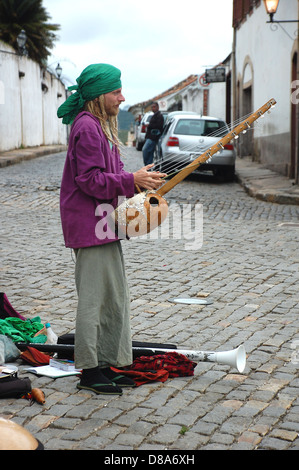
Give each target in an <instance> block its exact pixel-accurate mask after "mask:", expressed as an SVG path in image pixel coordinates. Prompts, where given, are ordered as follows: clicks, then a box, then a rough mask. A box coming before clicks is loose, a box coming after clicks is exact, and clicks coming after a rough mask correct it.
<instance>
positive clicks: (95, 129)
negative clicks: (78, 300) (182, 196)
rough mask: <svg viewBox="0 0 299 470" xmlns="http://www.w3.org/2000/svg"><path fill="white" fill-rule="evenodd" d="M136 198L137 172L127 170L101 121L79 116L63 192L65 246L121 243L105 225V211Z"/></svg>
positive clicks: (71, 145) (85, 115)
mask: <svg viewBox="0 0 299 470" xmlns="http://www.w3.org/2000/svg"><path fill="white" fill-rule="evenodd" d="M133 195H134V176H133V173H128V172H126V171H124V169H123V163H122V161H121V160H120V155H119V153H118V150H117V148H116V147H115V146H113V149H112V150H111V149H110V145H109V142H108V140H107V138H106V137H105V135H104V133H103V131H102V128H101V126H100V123H99V121H98V119H97V118H96V117H94V116H93V115H92V114H91V113H89V112H85V111H83V112H81V113H79V114H78V116H77V117H76V119H75V120H74V122H73V125H72V128H71V133H70V138H69V145H68V152H67V156H66V161H65V166H64V171H63V176H62V182H61V190H60V214H61V223H62V230H63V235H64V240H65V245H66V246H67V247H70V248H83V247H88V246H95V245H103V244H105V243H109V242H112V241H115V240H117V239H118V238H117V236H116V235H115V233H114V232H113V230H111V229H110V228H109V226H107V224H103V223H102V222H103V217H102V216H101V214H102V215H105V212H103V211H102V208H103V209H105V208H106V207H107V206H106V205H107V204H109V205H112V206H113V207H114V208H115V207H116V206H117V203H118V197H121V196H124V197H126V198H130V197H132V196H133ZM103 204H104V205H103ZM104 225H105V232H104V234H103V230H102V229H103V228H104ZM106 230H107V231H106ZM101 234H103V235H101Z"/></svg>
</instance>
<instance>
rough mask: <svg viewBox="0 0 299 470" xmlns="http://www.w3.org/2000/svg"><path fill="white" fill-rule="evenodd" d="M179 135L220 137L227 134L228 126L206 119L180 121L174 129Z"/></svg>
mask: <svg viewBox="0 0 299 470" xmlns="http://www.w3.org/2000/svg"><path fill="white" fill-rule="evenodd" d="M173 133H174V134H179V135H198V136H199V135H213V136H220V135H224V134H226V133H227V126H226V124H225V122H223V121H216V120H206V119H180V120H179V121H178V122H177V124H176V126H175V129H174V132H173Z"/></svg>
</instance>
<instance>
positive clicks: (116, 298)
mask: <svg viewBox="0 0 299 470" xmlns="http://www.w3.org/2000/svg"><path fill="white" fill-rule="evenodd" d="M75 253H76V268H75V280H76V288H77V292H78V307H77V317H76V334H75V366H76V368H78V369H89V368H93V367H97V366H99V367H101V368H103V367H109V366H114V367H124V366H127V365H130V364H131V363H132V338H131V327H130V298H129V288H128V283H127V278H126V273H125V266H124V259H123V254H122V248H121V243H120V241H116V242H112V243H108V244H106V245H100V246H93V247H90V248H80V249H78V250H75Z"/></svg>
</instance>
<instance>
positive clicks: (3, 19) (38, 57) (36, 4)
mask: <svg viewBox="0 0 299 470" xmlns="http://www.w3.org/2000/svg"><path fill="white" fill-rule="evenodd" d="M50 18H51V17H50V15H49V14H48V13H47V11H46V9H45V8H44V7H43V5H42V0H1V1H0V39H1V40H2V41H4V42H6V43H7V44H10V45H11V46H13V47H14V48H15V49H17V41H16V39H17V36H18V34H19V33H20V31H21V30H22V29H24V30H25V31H26V35H27V42H26V48H27V51H28V56H29V57H30V58H31V59H32V60H35V61H36V62H38V63H39V64H40V65H43V66H45V65H46V63H47V58H48V56H49V55H51V52H50V49H52V48H53V46H54V41H56V40H57V39H58V37H57V35H56V34H55V31H58V30H59V29H60V25H58V24H49V23H48V20H49V19H50Z"/></svg>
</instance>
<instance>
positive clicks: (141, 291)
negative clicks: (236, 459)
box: [0, 147, 299, 452]
mask: <svg viewBox="0 0 299 470" xmlns="http://www.w3.org/2000/svg"><path fill="white" fill-rule="evenodd" d="M64 157H65V153H64V152H62V153H58V154H53V155H50V156H44V157H41V158H37V159H35V160H30V161H27V162H23V163H19V164H16V165H13V166H8V167H5V168H1V169H0V203H1V226H0V237H1V249H0V254H1V265H0V271H1V280H0V289H1V292H5V293H6V295H7V297H8V299H9V301H10V302H11V304H12V305H13V306H14V308H15V309H16V310H17V311H18V312H20V313H21V314H22V315H24V316H25V317H26V318H33V317H35V316H39V317H40V318H41V321H42V322H43V323H45V322H50V323H51V326H52V328H53V330H54V331H55V332H56V334H57V335H61V334H64V333H69V332H74V319H75V312H76V292H75V285H74V266H75V265H74V260H73V257H72V252H71V250H69V249H66V248H65V247H64V242H63V238H62V232H61V226H60V216H59V186H60V180H61V174H62V169H63V164H64ZM123 161H124V163H125V167H126V169H128V170H129V171H133V170H136V169H138V168H140V167H141V166H143V164H142V152H138V151H137V150H136V149H135V148H133V147H132V148H129V147H128V148H125V149H124V158H123ZM166 199H167V200H168V202H169V207H170V209H171V208H174V209H175V210H176V211H177V212H175V211H174V213H175V214H177V221H178V220H181V217H180V209H187V208H189V209H190V210H191V218H192V217H193V216H194V210H195V208H196V206H197V205H199V204H202V205H203V241H202V246H200V248H199V249H196V250H195V249H186V242H187V240H186V239H184V238H181V239H178V238H174V237H169V238H167V237H161V238H160V239H151V238H150V237H143V238H142V239H137V238H135V239H131V240H130V241H123V242H122V246H123V250H124V255H125V260H126V267H127V274H128V279H129V285H130V290H131V301H132V333H133V339H134V340H138V341H152V342H162V343H173V344H176V345H177V346H178V348H179V349H195V350H205V351H211V350H212V351H224V350H231V349H234V348H236V347H238V346H239V345H241V344H244V346H245V349H246V352H247V365H246V369H245V371H244V373H243V374H239V373H238V372H237V370H236V369H232V368H229V366H226V365H220V364H212V363H204V362H199V363H198V364H197V366H196V368H195V374H194V376H193V377H180V378H174V379H168V380H167V381H166V382H164V383H160V382H153V383H150V384H146V385H142V386H140V387H137V388H135V389H128V390H126V389H125V390H124V392H123V395H122V396H121V397H117V396H111V397H105V396H103V395H99V396H96V395H94V394H93V393H89V392H87V391H79V390H77V389H76V383H77V382H78V378H76V377H67V378H60V379H56V380H52V379H49V378H45V377H37V376H35V375H34V374H29V373H26V371H25V370H24V369H25V367H26V366H25V365H24V363H21V361H20V362H19V364H18V365H19V376H20V377H25V376H26V377H30V379H31V381H32V384H33V386H36V387H39V388H41V389H42V390H43V391H44V393H45V395H46V403H45V405H43V406H42V405H39V404H37V403H35V404H33V405H32V406H29V402H28V401H27V400H24V399H4V400H1V412H0V415H1V416H2V417H5V418H8V419H12V420H13V421H15V422H17V423H18V424H21V425H22V426H24V427H25V428H26V429H28V430H29V431H30V432H31V433H32V434H33V435H34V436H35V437H36V438H37V439H39V440H40V441H41V442H42V443H43V445H44V446H45V449H46V450H48V449H49V450H51V449H57V450H59V449H62V450H93V449H103V450H107V451H112V450H148V451H155V450H156V451H157V450H164V449H167V450H180V451H181V452H183V451H187V450H188V451H193V450H206V449H227V450H230V449H232V450H251V449H267V450H268V449H269V450H270V449H277V450H285V449H296V450H299V438H298V433H299V398H298V395H299V377H298V371H299V326H298V312H299V291H298V285H299V251H298V239H299V206H296V205H282V204H273V203H269V202H264V201H259V200H257V199H254V198H252V197H250V196H248V195H247V194H246V193H245V191H244V189H243V188H242V187H241V186H240V185H239V184H238V183H236V182H231V183H227V182H218V181H216V180H215V179H214V178H213V177H212V176H209V175H207V176H203V177H200V178H190V179H188V180H185V181H183V182H182V183H181V184H179V185H178V186H176V187H175V188H174V189H173V190H172V191H171V192H170V193H168V194H167V195H166ZM176 223H178V222H176V221H174V225H176ZM200 296H201V297H203V298H205V299H208V300H210V301H211V303H210V304H207V305H184V304H177V303H174V302H173V299H174V298H176V297H197V298H200Z"/></svg>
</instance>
